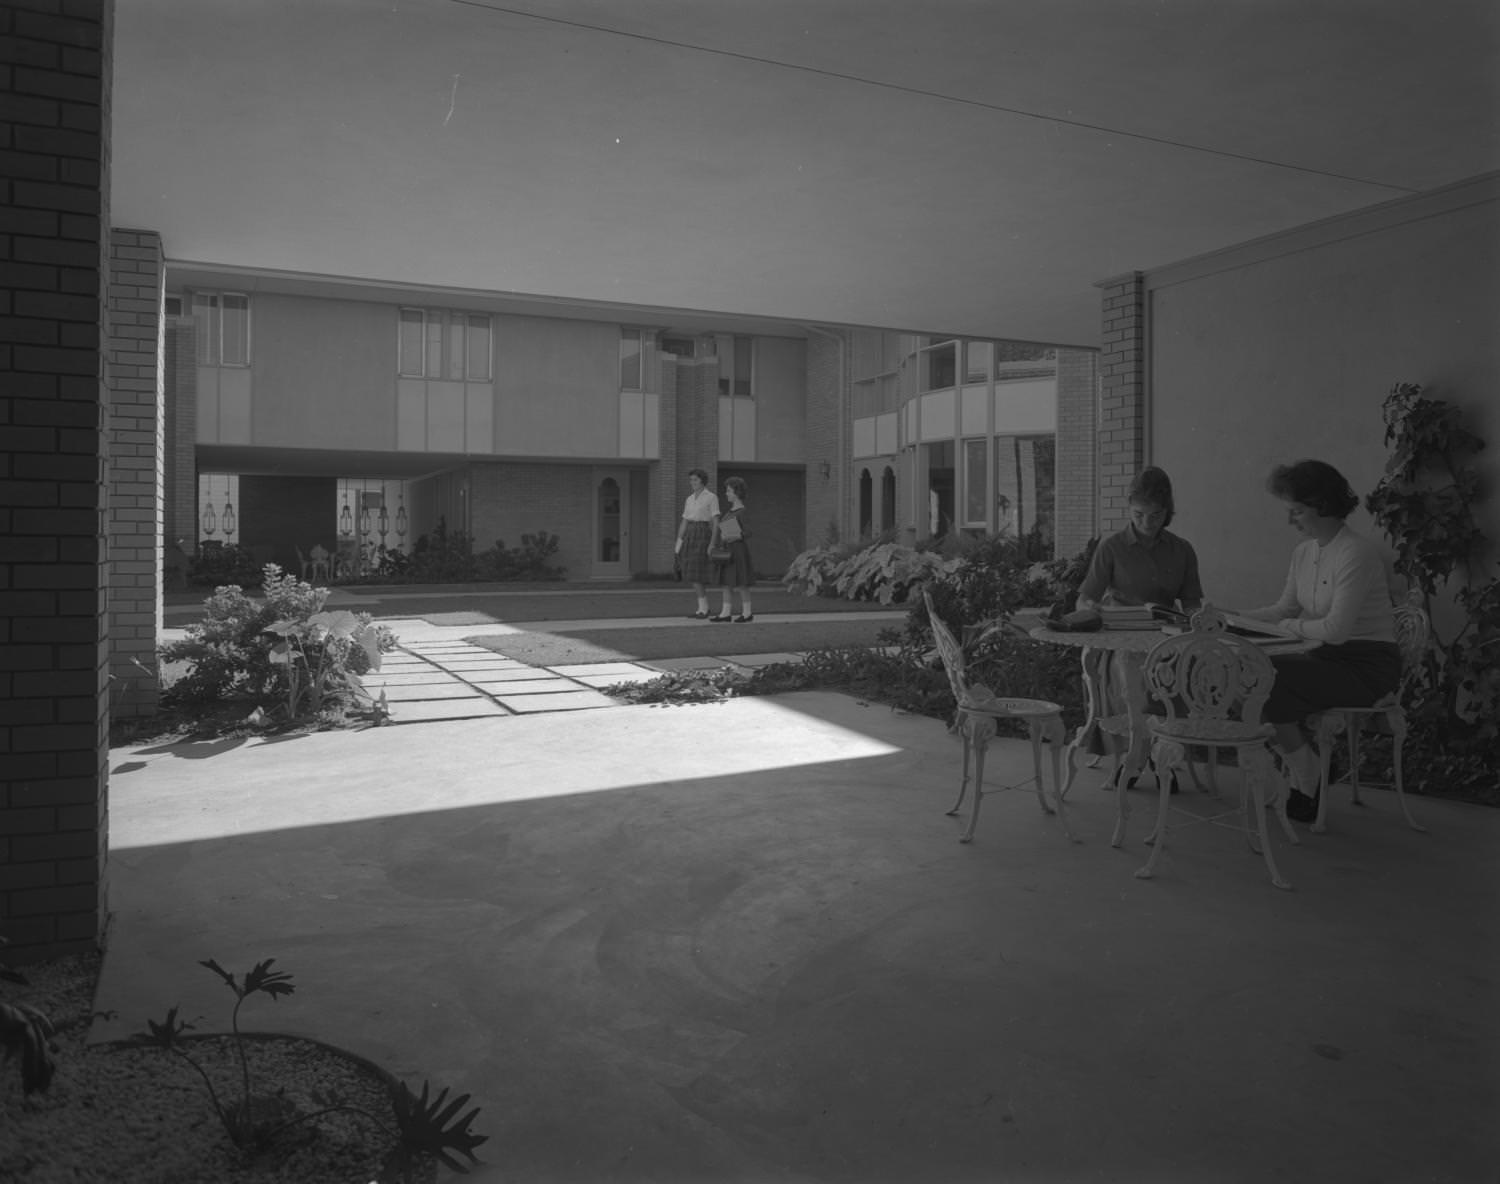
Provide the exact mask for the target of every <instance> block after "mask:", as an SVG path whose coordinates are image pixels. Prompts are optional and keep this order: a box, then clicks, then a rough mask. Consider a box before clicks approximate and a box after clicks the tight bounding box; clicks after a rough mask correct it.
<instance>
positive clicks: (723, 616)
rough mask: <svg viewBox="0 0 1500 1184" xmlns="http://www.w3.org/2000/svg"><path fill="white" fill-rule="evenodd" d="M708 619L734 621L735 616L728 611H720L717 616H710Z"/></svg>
mask: <svg viewBox="0 0 1500 1184" xmlns="http://www.w3.org/2000/svg"><path fill="white" fill-rule="evenodd" d="M708 619H709V620H710V621H732V620H734V618H733V617H731V616H730V615H729V614H728V613H720V614H719V615H718V616H717V617H709V618H708Z"/></svg>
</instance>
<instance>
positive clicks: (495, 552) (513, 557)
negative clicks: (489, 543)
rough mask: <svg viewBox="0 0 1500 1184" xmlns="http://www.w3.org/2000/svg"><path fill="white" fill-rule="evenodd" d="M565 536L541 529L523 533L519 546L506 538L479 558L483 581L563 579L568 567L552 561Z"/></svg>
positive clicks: (479, 568) (480, 575)
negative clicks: (531, 532) (511, 545)
mask: <svg viewBox="0 0 1500 1184" xmlns="http://www.w3.org/2000/svg"><path fill="white" fill-rule="evenodd" d="M561 541H562V540H561V539H559V538H558V537H557V535H555V534H551V533H549V532H548V531H545V530H539V531H537V532H536V533H535V534H523V535H522V536H521V545H520V546H519V547H507V546H506V545H505V540H504V539H496V540H495V545H494V546H493V547H491V548H490V549H489V550H488V551H486V552H484V554H482V555H480V556H478V557H477V561H476V567H477V572H478V576H479V578H480V579H482V580H561V579H564V578H566V576H567V574H568V569H567V568H565V567H562V566H561V565H556V564H553V563H551V562H550V560H551V559H552V556H554V555H555V554H557V548H558V546H559V545H560V543H561Z"/></svg>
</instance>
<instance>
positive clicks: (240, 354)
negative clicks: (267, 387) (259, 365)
mask: <svg viewBox="0 0 1500 1184" xmlns="http://www.w3.org/2000/svg"><path fill="white" fill-rule="evenodd" d="M221 304H222V308H221V310H220V318H221V325H222V332H221V335H220V338H219V346H220V358H219V360H220V363H221V364H222V365H225V366H248V365H249V364H250V298H249V297H248V296H237V295H233V294H226V295H224V296H223V297H222V298H221Z"/></svg>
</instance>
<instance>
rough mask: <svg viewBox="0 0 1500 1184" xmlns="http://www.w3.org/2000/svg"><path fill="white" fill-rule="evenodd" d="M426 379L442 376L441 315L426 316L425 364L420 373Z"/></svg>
mask: <svg viewBox="0 0 1500 1184" xmlns="http://www.w3.org/2000/svg"><path fill="white" fill-rule="evenodd" d="M422 372H423V373H424V374H426V375H427V377H428V378H441V377H442V376H443V314H442V313H440V312H429V313H428V314H427V364H426V366H425V368H424V369H423V371H422Z"/></svg>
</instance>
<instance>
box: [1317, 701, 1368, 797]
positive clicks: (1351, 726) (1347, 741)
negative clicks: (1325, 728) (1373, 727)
mask: <svg viewBox="0 0 1500 1184" xmlns="http://www.w3.org/2000/svg"><path fill="white" fill-rule="evenodd" d="M1345 728H1346V732H1345V734H1344V750H1345V751H1346V752H1347V753H1348V755H1349V792H1350V795H1351V797H1352V799H1353V801H1354V804H1355V805H1356V806H1363V805H1364V803H1363V802H1362V801H1360V800H1359V720H1357V719H1351V720H1349V721H1348V722H1347V723H1346V724H1345ZM1324 780H1327V778H1324Z"/></svg>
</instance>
